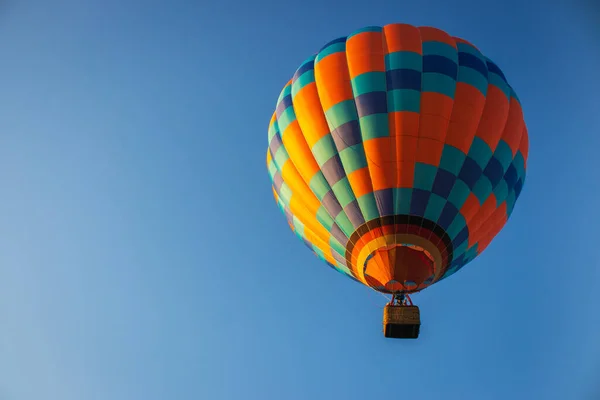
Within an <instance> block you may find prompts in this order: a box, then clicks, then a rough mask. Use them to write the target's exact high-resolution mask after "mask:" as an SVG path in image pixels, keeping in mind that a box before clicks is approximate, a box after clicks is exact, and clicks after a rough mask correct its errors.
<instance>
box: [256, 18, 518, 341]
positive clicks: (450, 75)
mask: <svg viewBox="0 0 600 400" xmlns="http://www.w3.org/2000/svg"><path fill="white" fill-rule="evenodd" d="M268 140H269V142H268V151H267V160H266V161H267V167H268V171H269V174H270V177H271V180H272V188H273V194H274V197H275V200H276V202H277V204H278V206H279V208H280V209H281V211H282V212H283V213H284V215H285V216H286V217H287V221H288V224H289V226H290V228H291V229H292V231H293V232H294V233H295V234H296V236H297V237H298V238H299V239H300V240H302V241H303V242H304V243H305V244H306V246H308V247H309V248H310V249H311V250H312V251H313V252H314V254H316V255H317V257H319V258H320V259H321V260H323V261H324V262H325V263H326V264H327V265H329V266H330V267H332V268H334V269H335V270H337V271H338V272H340V273H342V274H343V275H346V276H348V277H350V278H351V279H353V280H355V281H358V282H360V283H362V284H363V285H366V286H368V287H370V288H372V289H374V290H376V291H379V292H382V293H386V294H391V295H392V300H391V301H390V303H389V304H388V305H387V306H386V307H385V309H384V324H383V325H384V335H385V336H386V337H400V338H417V337H418V335H419V329H420V325H421V319H420V313H419V309H418V307H417V306H414V305H413V304H412V301H411V300H410V294H412V293H416V292H419V291H421V290H423V289H425V288H427V287H429V286H431V285H433V284H434V283H436V282H439V281H441V280H442V279H445V278H447V277H449V276H450V275H452V274H454V273H456V272H457V271H458V270H460V269H461V268H462V267H463V266H464V265H466V264H468V263H469V262H470V261H472V260H473V259H475V258H476V257H477V256H478V255H479V254H481V253H482V252H483V251H484V250H485V248H486V247H487V246H488V245H489V244H490V242H491V241H492V239H493V238H494V237H495V236H496V235H497V234H498V233H499V232H500V230H501V229H502V228H503V227H504V225H505V224H506V222H507V220H508V218H509V217H510V215H511V213H512V211H513V209H514V207H515V203H516V201H517V199H518V198H519V195H520V193H521V190H522V189H523V184H524V182H525V171H526V167H527V156H528V148H529V141H528V134H527V128H526V126H525V122H524V119H523V111H522V108H521V104H520V101H519V99H518V97H517V95H516V93H515V91H514V90H513V89H512V87H511V86H510V85H509V83H508V81H507V79H506V77H505V76H504V74H503V73H502V71H501V70H500V68H499V67H498V66H497V65H496V64H495V63H494V62H493V61H492V60H490V59H489V58H487V57H486V56H484V55H483V54H482V53H481V52H480V50H479V49H477V48H476V47H475V46H474V45H473V44H471V43H469V42H467V41H466V40H463V39H460V38H456V37H452V36H450V35H449V34H447V33H445V32H444V31H442V30H439V29H436V28H432V27H415V26H411V25H407V24H391V25H386V26H383V27H366V28H364V29H360V30H358V31H356V32H354V33H352V34H351V35H349V36H347V37H342V38H339V39H336V40H333V41H331V42H329V43H328V44H326V45H325V46H324V47H323V48H322V49H321V50H320V51H319V52H318V53H317V54H315V55H313V56H311V57H310V58H308V59H307V60H306V61H304V62H303V63H302V64H301V65H300V67H299V68H298V69H297V70H296V72H295V73H294V75H293V77H292V79H291V80H290V81H289V82H288V83H287V84H286V85H285V86H284V88H283V90H282V91H281V94H280V95H279V99H278V101H277V105H276V108H275V112H274V114H273V116H272V118H271V121H270V124H269V128H268Z"/></svg>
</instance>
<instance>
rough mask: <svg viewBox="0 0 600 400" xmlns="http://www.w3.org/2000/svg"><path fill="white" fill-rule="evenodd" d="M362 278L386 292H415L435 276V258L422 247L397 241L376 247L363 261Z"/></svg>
mask: <svg viewBox="0 0 600 400" xmlns="http://www.w3.org/2000/svg"><path fill="white" fill-rule="evenodd" d="M364 268H365V270H364V271H365V279H366V280H367V283H368V284H369V285H370V286H371V287H374V288H381V289H384V290H385V291H386V292H390V293H401V292H415V291H418V290H421V289H423V288H425V287H426V286H429V285H430V284H431V283H433V280H434V279H435V260H434V257H433V255H432V254H431V253H430V252H429V251H428V250H426V249H425V248H423V247H421V246H418V245H414V244H410V243H400V244H393V245H387V246H384V247H380V248H378V249H376V250H375V251H373V252H372V253H371V254H369V256H368V257H367V259H366V261H365V266H364Z"/></svg>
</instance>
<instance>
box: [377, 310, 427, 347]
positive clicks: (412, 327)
mask: <svg viewBox="0 0 600 400" xmlns="http://www.w3.org/2000/svg"><path fill="white" fill-rule="evenodd" d="M420 328H421V314H420V312H419V307H417V306H396V305H389V304H388V305H387V306H385V308H384V310H383V334H384V336H385V337H388V338H401V339H416V338H418V337H419V330H420Z"/></svg>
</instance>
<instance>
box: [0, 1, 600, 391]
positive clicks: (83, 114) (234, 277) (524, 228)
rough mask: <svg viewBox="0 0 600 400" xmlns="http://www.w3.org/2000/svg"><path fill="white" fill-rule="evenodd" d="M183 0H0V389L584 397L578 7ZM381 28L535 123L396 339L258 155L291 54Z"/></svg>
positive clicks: (588, 110) (591, 321)
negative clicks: (472, 244)
mask: <svg viewBox="0 0 600 400" xmlns="http://www.w3.org/2000/svg"><path fill="white" fill-rule="evenodd" d="M202 3H203V2H200V1H196V2H194V1H184V0H172V1H170V2H167V1H153V0H147V1H137V0H128V1H124V0H105V1H103V2H98V1H92V0H57V1H54V2H48V1H45V0H31V1H28V2H17V1H12V2H7V4H6V5H5V6H4V9H3V12H2V14H0V54H2V57H1V59H2V61H1V62H0V88H1V89H0V182H2V188H3V190H2V200H1V201H0V221H1V223H0V238H1V239H2V240H0V321H1V322H0V399H2V400H40V399H44V400H54V399H56V400H81V399H86V400H106V399H111V400H131V399H140V400H142V399H143V400H159V399H160V400H163V399H173V400H187V399H194V400H196V399H207V400H221V399H259V400H263V399H284V400H306V399H338V398H339V399H375V398H380V397H381V398H390V396H394V397H396V396H398V397H399V396H410V397H412V398H418V399H461V400H463V399H466V400H469V399H475V400H480V399H491V400H493V399H505V398H511V399H541V400H552V399H565V398H568V399H573V400H578V399H590V400H592V399H597V398H599V397H598V396H600V384H599V383H598V381H599V377H600V341H599V340H598V338H599V337H600V313H598V311H597V305H598V304H599V303H600V291H599V290H598V287H599V285H598V284H599V283H600V255H599V253H598V244H597V242H596V238H598V230H597V227H596V226H595V225H596V224H597V223H600V218H599V213H598V204H599V202H600V187H599V186H598V175H597V174H598V166H597V162H598V156H597V154H598V150H597V149H598V147H599V145H600V140H599V139H598V132H599V129H600V113H599V112H598V93H599V92H600V81H599V80H598V76H597V69H598V67H597V66H598V63H600V45H599V43H598V39H597V38H598V37H599V36H598V34H599V31H598V29H597V28H594V24H597V23H598V21H599V20H600V19H599V15H600V14H598V12H597V9H596V10H594V9H592V8H591V4H592V3H591V2H584V1H582V2H580V3H572V2H571V3H570V2H566V1H565V2H562V3H561V2H559V1H558V0H557V1H555V2H541V1H540V2H533V1H530V2H527V1H512V0H503V1H500V2H491V1H483V0H482V1H473V0H463V1H444V0H423V1H418V2H417V1H410V2H409V1H391V0H390V1H373V2H368V1H365V0H363V1H348V0H347V1H340V0H319V1H317V0H305V1H303V2H285V1H277V2H275V1H272V2H271V1H269V0H262V1H257V2H249V1H241V0H233V1H223V2H220V3H218V2H216V3H215V2H213V3H214V4H210V5H203V4H202ZM584 3H585V4H584ZM586 7H587V8H586ZM392 22H406V23H411V24H415V25H431V26H436V27H439V28H441V29H444V30H446V31H448V32H449V33H451V34H452V35H455V36H461V37H464V38H467V39H469V40H470V41H472V42H473V43H474V44H475V45H476V46H478V47H479V48H480V49H481V50H482V51H483V52H484V53H485V54H486V55H488V56H489V57H490V58H492V59H493V60H494V61H495V62H496V63H497V64H498V65H499V66H500V67H501V68H502V69H503V71H504V72H505V74H506V75H507V77H508V79H509V81H510V82H511V84H512V85H513V87H514V88H515V90H516V91H517V93H518V94H519V97H520V99H521V101H522V103H523V107H524V112H525V117H526V121H527V124H528V127H529V133H530V142H531V147H530V158H529V163H528V178H527V183H526V185H525V189H524V191H523V193H522V195H521V197H520V198H519V202H518V204H517V207H516V209H515V211H514V213H513V215H512V217H511V220H510V221H509V223H508V225H507V226H506V228H505V229H504V230H503V232H502V233H501V234H500V235H499V236H498V237H497V238H496V240H495V241H494V242H493V244H492V245H491V246H490V247H489V248H488V249H487V250H486V251H485V253H484V254H483V255H482V256H481V257H479V258H478V259H477V260H475V261H474V262H472V263H471V264H469V265H468V266H467V267H465V268H464V269H463V270H461V272H459V273H458V274H456V275H454V276H453V277H451V278H450V279H448V280H446V281H443V282H441V283H440V284H438V285H435V286H434V287H432V288H431V289H429V290H426V291H424V292H423V293H421V294H419V295H416V296H414V301H415V302H416V303H417V304H419V305H420V307H421V312H422V318H423V327H422V334H421V338H420V339H419V340H418V341H410V342H407V341H392V340H386V339H384V338H383V336H382V334H381V313H382V307H383V305H384V304H385V299H384V298H382V297H381V296H379V295H378V294H376V293H374V292H372V291H369V290H368V289H367V288H365V287H363V286H360V285H358V284H356V283H354V282H352V281H351V280H349V279H344V278H343V277H342V276H341V275H339V274H337V273H335V272H333V271H332V270H331V269H329V268H328V267H326V266H324V265H322V264H321V263H320V262H319V260H318V259H317V258H315V257H314V256H313V255H312V254H311V253H310V252H309V251H308V250H307V249H306V248H305V247H304V246H303V245H302V243H301V242H299V241H298V240H297V239H296V238H295V237H294V235H293V234H292V233H291V231H289V229H288V227H287V224H286V222H285V219H284V218H283V216H282V215H280V212H279V210H278V209H277V207H276V205H275V203H274V201H273V198H272V194H271V189H270V182H269V178H268V175H267V170H266V166H265V161H264V160H265V150H266V146H267V126H268V122H269V119H270V117H271V113H272V112H273V109H274V107H275V103H276V100H277V97H278V95H279V92H280V89H281V88H282V86H283V85H284V84H285V83H286V82H287V80H288V79H289V78H290V77H291V76H292V74H293V72H294V71H295V68H296V67H297V66H298V65H299V64H300V63H301V62H302V61H303V60H304V59H305V58H306V57H307V56H309V55H311V54H312V53H314V52H315V51H316V50H318V49H319V48H320V47H321V46H322V45H323V44H325V43H326V42H328V41H329V40H330V39H333V38H336V37H339V36H343V35H346V34H348V33H350V32H351V31H352V30H354V29H357V28H360V27H362V26H366V25H382V24H386V23H392ZM240 325H241V326H242V328H241V329H240ZM511 326H517V327H518V328H517V329H514V328H512V327H511ZM594 396H596V397H594Z"/></svg>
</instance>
